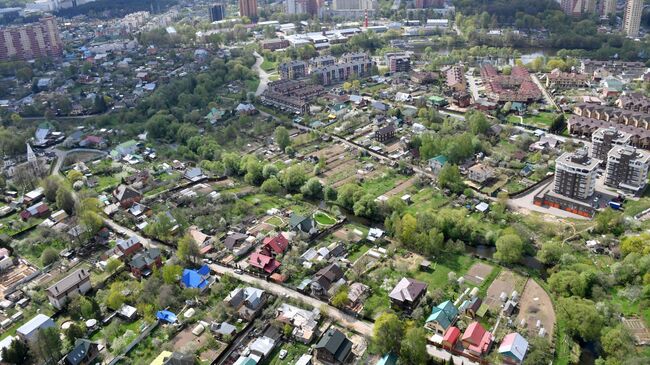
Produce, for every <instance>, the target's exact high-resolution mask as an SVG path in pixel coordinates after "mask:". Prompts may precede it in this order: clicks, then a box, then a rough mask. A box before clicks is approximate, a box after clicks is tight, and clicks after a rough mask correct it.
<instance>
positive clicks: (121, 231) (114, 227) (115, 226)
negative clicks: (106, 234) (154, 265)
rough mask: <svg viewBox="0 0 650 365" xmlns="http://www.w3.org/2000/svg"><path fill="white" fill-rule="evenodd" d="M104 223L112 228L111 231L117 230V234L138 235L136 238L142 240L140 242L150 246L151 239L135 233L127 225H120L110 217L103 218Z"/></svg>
mask: <svg viewBox="0 0 650 365" xmlns="http://www.w3.org/2000/svg"><path fill="white" fill-rule="evenodd" d="M104 224H106V225H107V226H108V227H109V228H110V229H111V230H113V231H115V232H117V233H119V234H122V235H124V236H128V237H138V239H139V240H140V242H142V244H143V245H144V246H147V247H149V246H151V240H149V239H148V238H145V237H144V236H142V235H140V234H139V233H137V232H136V231H134V230H132V229H130V228H127V227H124V226H122V225H120V224H119V223H117V222H115V221H114V220H112V219H110V218H104Z"/></svg>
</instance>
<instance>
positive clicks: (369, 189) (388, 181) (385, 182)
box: [361, 173, 404, 197]
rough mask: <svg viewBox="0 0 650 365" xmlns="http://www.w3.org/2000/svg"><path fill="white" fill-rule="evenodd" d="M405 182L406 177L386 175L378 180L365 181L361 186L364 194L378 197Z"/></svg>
mask: <svg viewBox="0 0 650 365" xmlns="http://www.w3.org/2000/svg"><path fill="white" fill-rule="evenodd" d="M403 181H404V177H403V176H402V175H398V174H390V173H386V174H384V175H382V176H381V177H379V178H377V179H372V180H368V181H365V182H364V183H362V184H361V187H362V188H363V191H364V193H366V194H370V195H372V196H374V197H378V196H380V195H382V194H384V193H386V192H388V191H390V190H392V189H394V188H395V187H396V186H397V185H399V184H400V183H401V182H403Z"/></svg>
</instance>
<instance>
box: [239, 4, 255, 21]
mask: <svg viewBox="0 0 650 365" xmlns="http://www.w3.org/2000/svg"><path fill="white" fill-rule="evenodd" d="M239 16H245V17H248V18H250V19H257V0H239Z"/></svg>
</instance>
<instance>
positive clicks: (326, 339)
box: [316, 328, 352, 363]
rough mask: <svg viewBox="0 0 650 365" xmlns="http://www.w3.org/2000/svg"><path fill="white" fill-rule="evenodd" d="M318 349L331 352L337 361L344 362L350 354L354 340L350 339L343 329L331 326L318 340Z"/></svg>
mask: <svg viewBox="0 0 650 365" xmlns="http://www.w3.org/2000/svg"><path fill="white" fill-rule="evenodd" d="M316 349H317V350H319V351H322V350H325V351H327V352H329V353H330V354H332V355H334V358H335V359H336V360H337V361H339V362H342V363H343V362H345V360H346V359H347V358H348V356H350V352H351V351H352V341H350V340H348V338H347V337H345V335H344V334H343V333H342V332H341V331H339V330H337V329H335V328H330V329H329V331H327V332H326V333H325V334H324V335H323V337H321V339H320V341H318V343H317V344H316Z"/></svg>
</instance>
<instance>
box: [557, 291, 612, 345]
mask: <svg viewBox="0 0 650 365" xmlns="http://www.w3.org/2000/svg"><path fill="white" fill-rule="evenodd" d="M557 303H558V305H557V307H558V309H557V313H558V317H559V318H560V320H561V321H563V322H564V323H566V330H567V332H568V333H569V335H571V336H572V337H573V338H574V339H580V340H582V341H593V340H596V339H598V337H599V335H600V331H601V329H602V328H603V321H604V320H603V317H602V316H601V315H600V313H598V310H597V309H596V305H595V304H594V302H592V301H591V300H588V299H581V298H578V297H570V298H559V299H558V301H557Z"/></svg>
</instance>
